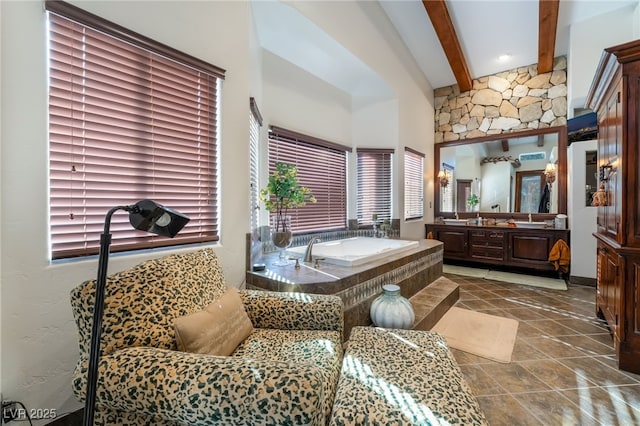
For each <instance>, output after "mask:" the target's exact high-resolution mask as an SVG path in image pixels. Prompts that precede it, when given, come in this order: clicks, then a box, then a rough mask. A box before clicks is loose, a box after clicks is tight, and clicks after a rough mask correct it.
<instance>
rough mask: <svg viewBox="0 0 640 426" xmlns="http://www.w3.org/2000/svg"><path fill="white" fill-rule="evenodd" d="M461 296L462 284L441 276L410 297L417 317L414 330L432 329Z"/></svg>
mask: <svg viewBox="0 0 640 426" xmlns="http://www.w3.org/2000/svg"><path fill="white" fill-rule="evenodd" d="M459 298H460V286H459V285H458V284H456V283H455V282H453V281H451V280H450V279H449V278H446V277H440V278H438V279H436V280H435V281H433V282H432V283H431V284H429V285H428V286H426V287H425V288H423V289H422V290H420V291H419V292H417V293H416V294H414V295H413V296H411V297H410V298H409V301H410V302H411V305H412V306H413V311H414V312H415V315H416V319H415V321H414V323H413V329H414V330H430V329H431V328H432V327H433V326H434V325H435V324H436V323H437V322H438V321H439V320H440V318H442V316H443V315H444V314H445V313H446V312H447V311H448V310H449V308H450V307H452V306H453V305H454V304H455V303H456V302H457V301H458V299H459Z"/></svg>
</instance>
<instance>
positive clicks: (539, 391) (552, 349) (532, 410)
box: [445, 274, 640, 426]
mask: <svg viewBox="0 0 640 426" xmlns="http://www.w3.org/2000/svg"><path fill="white" fill-rule="evenodd" d="M445 276H446V277H448V278H449V279H452V280H454V281H455V282H457V283H458V284H459V285H460V299H459V301H458V302H457V303H456V305H455V306H457V307H460V308H466V309H472V310H476V311H479V312H484V313H487V314H491V315H498V316H504V317H509V318H515V319H517V320H519V326H518V334H517V338H516V344H515V347H514V351H513V355H512V362H511V363H509V364H501V363H498V362H494V361H491V360H488V359H484V358H481V357H478V356H475V355H471V354H468V353H465V352H462V351H458V350H455V349H452V351H453V353H454V355H455V357H456V360H457V361H458V363H459V364H460V368H461V369H462V371H463V373H464V374H465V377H466V378H467V381H468V383H469V385H470V386H471V388H472V389H473V391H474V392H475V394H476V396H477V398H478V400H479V402H480V405H481V406H482V409H483V410H484V412H485V415H486V416H487V420H488V421H489V424H490V425H492V426H498V425H509V426H514V425H545V426H549V425H581V426H582V425H607V426H609V425H624V426H631V425H640V375H636V374H632V373H628V372H624V371H620V370H618V369H617V367H616V362H615V357H614V350H613V345H612V340H611V337H610V335H609V332H608V330H607V328H606V326H605V325H604V323H603V322H601V321H599V320H598V319H597V318H596V316H595V288H594V287H586V286H576V285H571V284H570V285H569V289H568V291H558V290H547V289H542V288H537V287H530V286H524V285H515V284H508V283H503V282H498V281H490V280H485V279H480V278H471V277H466V276H460V275H453V274H445Z"/></svg>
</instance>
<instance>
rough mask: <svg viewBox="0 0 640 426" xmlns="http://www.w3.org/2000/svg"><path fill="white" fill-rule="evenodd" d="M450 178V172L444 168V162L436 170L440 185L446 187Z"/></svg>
mask: <svg viewBox="0 0 640 426" xmlns="http://www.w3.org/2000/svg"><path fill="white" fill-rule="evenodd" d="M450 179H451V172H450V171H449V170H447V169H445V168H444V164H443V165H442V169H440V171H439V172H438V180H439V181H440V186H441V187H443V188H446V187H447V185H449V180H450Z"/></svg>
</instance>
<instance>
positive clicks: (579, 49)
mask: <svg viewBox="0 0 640 426" xmlns="http://www.w3.org/2000/svg"><path fill="white" fill-rule="evenodd" d="M634 7H635V9H634ZM638 9H640V6H638V5H635V6H634V5H631V6H628V7H624V8H621V9H618V10H616V11H613V12H610V13H605V14H602V15H599V16H596V17H594V18H591V19H587V20H585V21H581V22H578V23H575V24H573V25H572V26H571V28H569V54H568V61H567V65H568V69H567V71H568V73H567V91H568V93H567V105H568V111H567V112H568V118H572V117H573V110H574V109H575V108H584V107H585V105H584V102H585V100H586V97H587V93H588V91H589V87H591V82H592V81H593V76H594V75H595V72H596V68H597V66H598V63H599V62H600V57H601V56H602V51H603V49H605V48H607V47H611V46H615V45H617V44H621V43H625V42H627V41H631V40H633V39H634V38H637V37H638V26H639V25H640V24H639V23H638V16H639V14H640V12H639V11H638ZM634 32H635V37H634Z"/></svg>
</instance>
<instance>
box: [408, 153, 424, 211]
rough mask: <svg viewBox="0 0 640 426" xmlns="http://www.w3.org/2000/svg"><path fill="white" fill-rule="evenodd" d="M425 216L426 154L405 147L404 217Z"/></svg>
mask: <svg viewBox="0 0 640 426" xmlns="http://www.w3.org/2000/svg"><path fill="white" fill-rule="evenodd" d="M423 216H424V154H421V153H419V152H418V151H414V150H413V149H411V148H405V149H404V219H405V220H411V219H421V218H422V217H423Z"/></svg>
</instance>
